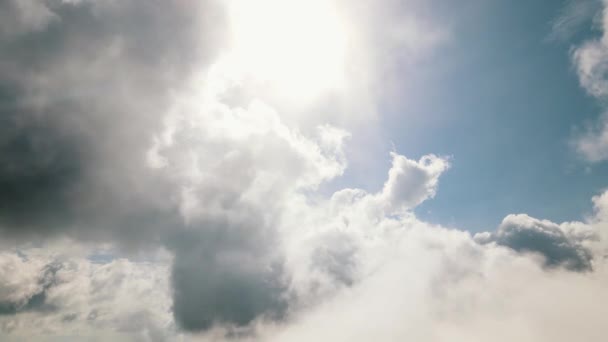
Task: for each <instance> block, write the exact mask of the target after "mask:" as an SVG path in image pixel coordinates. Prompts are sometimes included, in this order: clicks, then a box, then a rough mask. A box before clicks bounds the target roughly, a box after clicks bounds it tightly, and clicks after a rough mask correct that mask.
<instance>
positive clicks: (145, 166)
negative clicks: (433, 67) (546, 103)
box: [0, 0, 608, 341]
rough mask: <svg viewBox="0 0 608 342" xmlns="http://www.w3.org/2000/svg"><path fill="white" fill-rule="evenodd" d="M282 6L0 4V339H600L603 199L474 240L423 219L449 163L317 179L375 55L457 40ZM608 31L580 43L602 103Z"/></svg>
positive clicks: (413, 54)
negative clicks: (344, 182)
mask: <svg viewBox="0 0 608 342" xmlns="http://www.w3.org/2000/svg"><path fill="white" fill-rule="evenodd" d="M286 3H287V4H288V5H293V6H296V5H297V6H296V7H291V6H286V5H285V3H282V2H280V1H273V0H262V1H259V2H256V6H257V7H256V6H253V7H252V5H251V4H247V1H238V0H230V1H213V0H208V1H207V0H205V1H191V0H170V1H160V0H158V1H157V0H152V1H150V0H125V1H114V0H108V1H102V0H79V1H67V0H8V1H5V2H3V3H2V4H0V51H2V53H0V234H1V239H0V247H1V249H2V252H0V338H1V339H2V340H7V341H12V340H14V341H18V340H32V341H37V340H41V341H51V340H53V341H55V340H74V339H76V340H94V341H97V340H100V341H102V340H110V339H112V340H125V341H130V340H142V341H167V340H213V341H216V340H231V339H234V340H259V341H311V340H319V341H370V340H381V341H392V340H419V341H445V340H450V341H471V340H473V341H481V340H493V341H512V340H519V341H566V340H572V339H574V338H576V339H578V340H585V341H586V340H598V339H601V336H602V335H601V334H602V332H603V331H604V324H603V322H602V318H603V317H605V314H606V308H607V307H608V306H606V305H605V304H606V303H607V301H606V300H607V299H608V298H607V297H606V293H605V291H604V290H603V289H604V288H605V285H607V281H608V278H607V275H608V274H607V273H606V270H607V268H606V265H605V263H606V257H605V256H606V245H605V239H606V233H605V231H606V228H607V227H608V226H607V225H608V223H607V222H608V214H607V213H608V200H607V198H608V195H607V194H603V195H600V196H598V197H596V198H594V199H593V203H594V205H595V211H594V214H593V215H591V216H590V217H589V219H588V220H586V221H585V222H568V223H562V224H557V223H553V222H550V221H546V220H538V219H535V218H532V217H530V216H528V215H525V214H521V215H509V216H507V217H506V218H505V219H504V220H503V222H502V223H501V224H500V226H499V227H498V229H497V231H496V232H493V233H480V234H477V235H475V236H471V235H470V234H469V233H467V232H465V231H460V230H457V229H448V228H444V227H440V226H436V225H431V224H429V223H426V222H424V221H422V220H420V219H418V218H417V217H416V215H415V214H414V211H413V210H414V209H415V208H416V207H417V206H418V205H420V204H421V203H423V202H424V201H426V200H430V199H432V198H433V197H434V196H435V194H436V193H437V191H438V187H439V178H440V176H441V175H442V174H443V173H445V172H449V171H448V170H449V168H450V164H451V157H444V156H438V155H434V154H428V155H425V156H422V157H421V158H419V160H415V159H410V158H408V157H406V156H403V155H400V154H398V153H396V152H393V153H391V154H390V157H391V158H392V165H391V166H390V168H389V170H388V171H387V175H386V181H385V182H384V185H383V186H382V187H380V188H378V189H372V190H369V189H368V190H364V189H357V188H345V189H341V190H337V191H332V193H331V194H329V195H326V194H324V193H325V192H324V191H319V188H320V187H322V186H324V185H326V184H327V183H328V182H329V181H331V180H334V179H336V178H337V177H340V176H341V175H342V174H343V173H344V171H345V169H346V167H347V153H346V152H345V145H346V144H347V143H348V140H349V139H350V137H351V136H352V134H351V133H350V131H351V130H352V131H355V132H356V131H361V130H363V129H366V128H370V127H371V126H373V125H375V123H376V118H377V113H376V110H375V109H376V108H377V107H376V94H375V93H374V91H370V89H373V88H374V87H376V86H377V85H378V84H379V83H380V80H382V79H383V77H385V76H386V74H385V71H386V70H383V68H382V67H381V65H383V64H386V63H389V62H390V60H391V58H393V57H394V56H395V55H396V51H398V52H400V53H403V51H406V52H407V53H406V54H407V55H408V56H409V58H410V59H409V60H408V62H409V63H411V64H412V65H414V64H415V63H416V61H417V58H418V57H420V56H423V55H424V54H425V53H429V51H430V50H432V48H433V47H434V46H436V45H438V44H441V42H442V41H443V40H444V39H445V37H446V36H447V33H446V30H444V29H442V28H438V27H439V25H438V24H437V23H432V22H431V21H429V20H427V19H426V18H422V19H416V18H414V17H413V16H412V15H408V14H406V13H402V12H400V11H404V10H403V8H402V7H401V6H398V4H395V3H393V2H392V1H387V2H386V4H385V7H382V8H388V9H389V10H388V11H380V10H378V9H377V8H379V7H377V6H376V3H375V2H374V1H363V2H361V3H360V4H359V5H358V6H353V5H352V4H350V3H348V2H344V1H327V2H326V1H320V0H319V1H310V2H306V4H304V2H299V1H295V0H290V1H287V2H286ZM408 4H409V5H411V8H412V9H415V8H417V7H419V6H421V5H420V2H418V1H408ZM293 8H297V9H298V11H294V10H293ZM243 9H247V11H243ZM370 9H374V10H370ZM273 10H276V11H277V12H272V11H273ZM271 12H272V13H271ZM380 12H382V13H380ZM380 18H383V19H385V20H381V19H380ZM386 18H388V19H386ZM315 22H316V23H318V25H319V26H318V27H317V28H315V27H313V26H314V24H311V23H315ZM262 23H266V24H265V25H262ZM357 23H364V24H362V25H357ZM258 24H259V25H258ZM258 26H259V27H258ZM282 27H283V28H284V30H283V31H281V28H282ZM385 29H386V30H387V31H386V32H390V34H388V35H387V36H386V39H384V40H382V42H381V43H378V40H377V36H378V35H379V33H378V32H379V31H384V30H385ZM258 31H259V32H258ZM604 45H605V44H604V42H603V40H601V41H597V42H595V41H594V42H591V43H589V44H588V45H585V46H583V47H581V48H580V49H579V50H577V51H575V52H574V60H575V62H576V63H577V66H578V70H579V74H580V75H581V83H582V84H583V86H584V87H585V88H586V89H588V90H589V92H590V93H592V94H594V95H597V96H600V95H602V86H601V84H599V83H601V81H602V80H600V79H598V78H597V75H596V73H595V72H593V70H595V69H597V68H600V69H601V68H602V66H601V63H600V64H598V63H599V62H597V61H598V60H600V59H601V58H602V49H605V47H604ZM260 49H266V50H263V51H261V50H260ZM598 51H599V52H598ZM397 55H399V54H397ZM594 68H595V69H594ZM601 136H602V135H601V134H600V135H597V136H593V137H592V138H593V139H595V140H593V141H592V143H593V145H594V146H595V145H596V144H595V143H596V142H597V141H601V140H602V138H601ZM588 139H591V138H588ZM596 140H597V141H596ZM584 141H585V140H581V145H579V146H581V149H583V151H587V150H585V148H586V147H584V146H587V145H585V143H584ZM589 144H591V143H589ZM589 146H591V145H589ZM588 151H592V150H588ZM589 155H591V154H589ZM593 155H597V157H596V158H591V159H602V158H603V157H601V155H598V154H593ZM387 159H388V156H387ZM556 298H559V300H556ZM580 312H585V313H587V314H588V315H586V316H585V317H583V316H582V315H579V314H578V313H580ZM562 315H563V317H562ZM547 326H551V327H554V328H552V329H546V327H547Z"/></svg>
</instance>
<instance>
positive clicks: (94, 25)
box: [0, 0, 223, 239]
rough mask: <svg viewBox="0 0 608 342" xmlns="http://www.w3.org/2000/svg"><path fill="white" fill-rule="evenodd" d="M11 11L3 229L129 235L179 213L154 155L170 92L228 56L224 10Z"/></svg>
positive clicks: (2, 44)
mask: <svg viewBox="0 0 608 342" xmlns="http://www.w3.org/2000/svg"><path fill="white" fill-rule="evenodd" d="M1 6H2V11H1V12H2V18H3V24H2V25H0V31H1V32H0V51H2V53H1V54H0V231H3V232H4V234H10V235H12V236H19V235H24V234H27V236H31V235H39V236H47V235H49V234H56V233H61V232H65V231H69V233H70V234H77V235H82V236H86V235H89V234H91V235H94V236H97V235H99V236H106V237H107V235H108V234H107V231H112V233H111V234H110V235H115V234H118V235H119V238H123V237H128V236H132V235H141V234H137V233H136V232H134V230H135V231H137V230H139V229H140V228H142V227H144V226H146V227H154V226H158V224H156V225H155V224H150V223H151V222H148V221H150V219H149V217H150V216H155V215H154V213H156V216H165V215H167V214H173V215H174V214H175V213H174V212H175V210H173V208H172V207H171V205H170V204H167V203H166V202H167V200H166V198H162V197H161V196H160V195H159V194H158V193H159V192H161V193H166V190H163V186H168V185H167V184H163V182H162V181H160V180H159V179H157V178H155V176H154V175H153V174H152V173H151V172H150V170H148V168H147V167H146V165H145V152H146V150H147V149H148V148H149V146H150V143H151V140H152V136H153V134H154V133H155V132H156V131H157V130H159V129H160V126H161V120H162V118H163V116H164V114H165V113H166V111H167V108H168V106H169V105H170V91H172V90H173V89H177V88H179V86H180V85H181V83H182V82H184V79H185V77H186V76H187V75H188V74H189V72H191V71H192V69H193V68H195V67H197V68H198V67H204V66H205V64H206V63H209V61H210V60H211V58H212V57H213V56H214V55H215V54H216V52H217V46H218V42H219V40H220V36H221V28H222V20H223V19H222V11H221V10H220V8H219V5H217V4H215V3H214V2H212V1H139V0H127V1H108V2H106V1H102V2H100V1H75V2H63V1H58V0H57V1H54V0H50V1H30V0H27V1H8V2H4V3H3V4H2V5H1ZM4 19H6V20H7V21H5V20H4ZM9 24H10V25H9ZM216 27H217V29H216ZM140 219H142V222H140V223H138V222H137V221H138V220H140ZM155 221H156V220H155ZM168 221H175V219H169V220H168ZM164 224H165V222H163V223H162V224H161V225H164ZM76 228H77V229H76ZM158 229H160V228H158ZM123 235H124V236H123ZM5 236H6V235H5ZM141 237H142V236H140V237H139V238H140V239H141Z"/></svg>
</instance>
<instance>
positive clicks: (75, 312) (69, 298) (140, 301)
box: [0, 248, 176, 341]
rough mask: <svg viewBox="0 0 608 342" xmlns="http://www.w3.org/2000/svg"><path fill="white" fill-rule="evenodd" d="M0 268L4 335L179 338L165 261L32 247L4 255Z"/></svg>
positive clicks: (31, 337)
mask: <svg viewBox="0 0 608 342" xmlns="http://www.w3.org/2000/svg"><path fill="white" fill-rule="evenodd" d="M0 265H2V272H3V274H2V281H1V282H0V288H1V289H2V294H1V297H0V303H2V304H1V305H0V308H2V309H1V311H0V327H1V331H2V332H3V333H5V334H8V335H0V336H3V339H11V338H14V339H15V340H18V339H28V340H29V339H43V338H44V336H65V338H79V339H82V338H91V339H98V338H101V339H103V337H104V336H115V337H117V338H119V340H120V339H123V340H134V339H135V340H142V341H144V340H147V341H164V340H166V339H167V338H169V337H172V336H176V329H175V326H174V324H173V321H172V320H171V300H170V293H169V281H168V275H169V272H168V265H166V264H164V263H158V262H156V263H148V262H132V261H128V260H126V259H117V260H113V261H110V262H108V263H102V264H100V263H94V262H92V261H90V260H89V259H86V258H79V257H74V256H71V257H69V258H67V257H66V256H62V255H57V254H54V253H47V252H46V251H45V250H40V249H37V248H33V249H25V250H21V251H20V252H19V253H10V252H4V253H3V254H2V255H1V256H0ZM70 336H71V337H70Z"/></svg>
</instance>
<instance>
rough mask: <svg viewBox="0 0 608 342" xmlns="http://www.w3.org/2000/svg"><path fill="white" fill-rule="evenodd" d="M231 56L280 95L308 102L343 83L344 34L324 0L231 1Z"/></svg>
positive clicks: (247, 72)
mask: <svg viewBox="0 0 608 342" xmlns="http://www.w3.org/2000/svg"><path fill="white" fill-rule="evenodd" d="M229 16H230V22H231V30H232V35H233V36H232V38H233V40H232V43H233V46H232V56H231V58H232V59H233V61H234V62H235V63H237V65H238V67H239V68H240V69H242V70H243V71H244V72H245V73H246V74H247V76H248V77H252V78H254V79H256V80H257V81H260V82H264V83H265V84H266V85H268V86H270V87H272V88H273V91H275V92H278V93H279V94H281V95H282V96H287V97H289V98H296V99H298V98H299V99H301V98H311V97H314V96H316V95H319V94H321V93H323V92H325V91H328V90H331V89H335V88H337V87H339V86H340V85H341V84H342V83H343V78H344V62H345V54H346V48H347V34H346V29H345V25H344V22H343V21H342V20H341V18H340V16H339V15H338V11H337V9H336V8H335V7H334V6H332V4H331V1H328V0H308V1H295V0H259V1H251V0H233V1H231V2H230V6H229Z"/></svg>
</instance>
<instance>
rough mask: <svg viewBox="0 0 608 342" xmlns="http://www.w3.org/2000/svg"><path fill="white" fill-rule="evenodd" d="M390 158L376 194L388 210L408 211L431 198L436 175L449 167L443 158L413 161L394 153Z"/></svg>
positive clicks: (428, 157)
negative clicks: (386, 176) (380, 190)
mask: <svg viewBox="0 0 608 342" xmlns="http://www.w3.org/2000/svg"><path fill="white" fill-rule="evenodd" d="M391 155H392V157H393V166H392V167H391V169H390V170H389V172H388V180H387V181H386V183H385V184H384V188H383V189H382V193H380V194H379V196H380V198H381V200H382V201H384V202H385V203H386V205H387V206H388V207H389V208H391V210H399V209H401V208H405V209H411V208H414V207H416V206H417V205H418V204H420V203H422V202H424V201H425V200H426V199H429V198H433V197H434V196H435V192H436V189H437V184H438V182H439V176H440V175H441V174H442V173H443V172H444V171H445V170H447V169H448V168H449V166H450V164H449V162H448V161H447V160H446V159H443V158H440V157H437V156H435V155H432V154H431V155H427V156H424V157H422V158H420V160H419V161H415V160H411V159H407V158H406V157H404V156H402V155H398V154H396V153H392V154H391Z"/></svg>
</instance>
